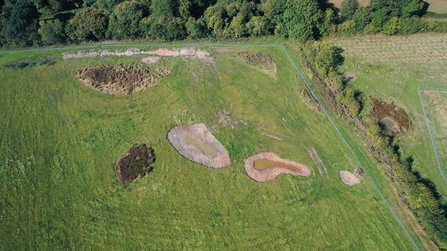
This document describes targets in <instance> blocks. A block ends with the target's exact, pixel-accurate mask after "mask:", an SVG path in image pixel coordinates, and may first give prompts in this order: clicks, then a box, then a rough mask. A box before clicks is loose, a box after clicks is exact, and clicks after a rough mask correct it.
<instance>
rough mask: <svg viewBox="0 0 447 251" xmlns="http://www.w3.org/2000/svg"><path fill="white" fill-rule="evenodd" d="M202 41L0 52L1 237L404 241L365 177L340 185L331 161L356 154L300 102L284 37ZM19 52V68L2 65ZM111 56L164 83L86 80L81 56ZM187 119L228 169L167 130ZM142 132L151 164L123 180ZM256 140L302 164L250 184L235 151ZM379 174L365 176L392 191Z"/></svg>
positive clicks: (348, 164)
mask: <svg viewBox="0 0 447 251" xmlns="http://www.w3.org/2000/svg"><path fill="white" fill-rule="evenodd" d="M108 49H109V50H115V49H117V48H116V47H111V48H108ZM145 49H147V50H149V49H158V48H145V47H142V48H141V50H145ZM200 49H201V50H203V51H206V52H208V53H209V55H208V56H207V57H205V58H203V57H198V56H191V55H189V54H188V55H184V56H179V57H174V56H172V57H164V56H163V57H162V58H161V59H159V60H158V61H156V62H152V61H151V64H150V65H147V64H142V63H140V61H141V60H142V58H143V57H144V55H139V54H135V55H129V56H120V57H118V56H113V55H111V56H104V57H100V56H98V57H79V58H69V59H66V60H63V58H62V54H63V53H65V51H59V50H55V51H51V50H49V51H45V52H37V51H26V52H3V53H2V54H0V67H1V68H0V89H1V90H2V98H1V99H0V107H1V113H0V114H1V119H0V194H1V195H0V224H1V226H2V227H1V228H0V246H1V247H2V248H4V249H6V250H24V249H25V250H26V249H44V250H62V249H76V250H82V249H102V250H109V249H140V250H156V249H161V250H177V249H195V250H200V249H203V250H288V249H289V250H309V249H313V250H323V249H331V250H367V249H368V250H371V249H372V250H409V249H413V245H412V243H411V242H410V240H409V239H408V237H407V236H406V234H405V232H404V231H403V230H402V228H401V227H400V226H399V224H398V222H397V221H396V220H395V219H394V218H393V216H392V214H391V212H390V211H389V210H388V208H387V207H386V205H385V204H384V202H383V200H382V199H381V198H380V197H379V195H378V193H377V190H375V188H374V186H373V185H372V183H371V182H370V180H369V179H364V180H363V181H362V183H361V184H358V185H356V186H353V187H348V186H346V185H344V184H343V183H342V182H341V180H340V177H339V174H338V172H339V171H340V170H349V171H351V172H353V171H354V170H355V169H356V168H358V167H359V166H358V164H357V162H356V161H355V159H354V157H353V156H352V155H351V154H350V153H349V150H348V149H347V148H346V146H345V145H344V143H343V142H342V140H341V139H340V138H339V136H338V135H337V134H336V132H335V131H334V128H333V127H332V126H331V124H330V123H329V122H328V120H327V118H326V117H325V116H324V115H323V114H322V113H321V112H319V111H316V110H315V109H313V108H311V107H308V106H307V105H306V103H308V102H304V101H303V100H301V98H302V95H300V93H302V91H303V89H304V88H305V87H304V84H303V83H302V82H301V81H300V80H299V79H298V77H297V73H296V71H295V69H294V68H293V66H292V65H291V63H290V61H288V58H287V57H286V56H285V54H284V51H283V50H282V48H281V47H227V48H211V47H203V48H200ZM289 51H291V52H292V50H291V49H290V50H289ZM72 52H73V53H76V52H77V50H75V49H73V51H72ZM246 52H256V53H262V54H256V53H255V54H250V55H262V57H260V58H265V55H268V56H269V57H267V58H268V60H267V66H268V67H270V68H268V67H264V66H262V64H261V66H259V65H260V63H259V62H258V61H256V64H254V63H253V64H250V62H247V58H250V57H246V55H247V54H246ZM241 53H242V54H241ZM241 55H242V56H241ZM295 55H297V54H295ZM49 60H50V61H51V62H52V63H51V64H49V63H43V62H48V61H49ZM272 60H273V62H274V63H275V65H274V67H273V66H272ZM153 61H155V60H153ZM23 62H26V65H24V64H23ZM29 62H34V63H29ZM261 63H262V62H261ZM17 65H21V66H23V67H11V66H17ZM112 66H113V67H115V68H113V69H119V70H115V71H116V72H122V71H123V69H132V74H137V73H139V72H140V73H144V74H145V75H144V77H145V78H140V77H139V76H135V77H132V79H135V81H137V80H139V79H143V80H144V79H149V76H152V75H151V74H158V75H154V76H156V78H157V81H153V82H150V83H148V84H147V85H139V84H138V83H137V82H135V84H134V85H133V86H135V87H138V88H136V89H135V88H132V89H126V87H125V86H120V88H119V89H113V88H112V87H111V86H113V85H112V84H113V83H112V82H113V81H115V80H116V79H117V78H115V77H112V78H111V77H106V78H104V79H109V80H110V81H112V82H110V83H108V85H107V88H108V89H107V90H120V92H119V93H123V94H110V93H114V92H110V91H107V92H104V91H103V90H104V89H102V87H101V88H99V87H98V85H97V84H96V82H95V85H90V84H86V83H85V82H82V81H80V80H79V74H80V72H86V69H102V68H98V67H103V68H104V67H109V68H112ZM95 67H96V68H95ZM157 69H169V72H168V71H163V74H159V72H161V71H160V70H157ZM266 69H267V70H266ZM165 73H166V74H165ZM101 74H104V73H103V72H102V73H101ZM120 74H121V75H120V76H126V78H129V77H128V76H129V75H126V74H125V73H120ZM89 76H90V77H91V76H94V75H89ZM132 76H133V75H132ZM89 83H91V82H89ZM119 83H120V84H123V83H125V81H124V82H123V81H121V80H120V82H119ZM142 86H143V87H144V88H146V87H147V89H144V88H143V87H142ZM122 90H125V91H122ZM129 90H131V91H129ZM135 90H138V91H135ZM196 123H204V124H206V126H207V127H208V128H209V129H210V131H211V132H212V133H213V135H214V136H215V137H216V139H217V140H219V142H221V144H222V145H223V146H224V147H225V148H226V149H227V150H228V153H229V155H230V158H231V164H230V165H229V166H228V167H224V168H219V169H213V168H207V167H205V166H203V165H200V164H197V163H194V162H191V161H189V160H187V159H186V158H183V157H182V156H181V155H180V154H178V152H177V151H176V150H175V149H174V148H173V147H172V146H171V145H170V143H169V141H168V139H167V134H168V132H169V130H171V129H172V128H173V127H175V126H187V125H191V124H196ZM186 140H188V141H190V144H192V145H195V146H196V147H197V148H198V149H201V150H202V151H203V152H204V154H206V155H210V156H213V155H215V154H216V153H215V151H216V149H212V147H211V148H210V147H209V146H207V145H201V143H200V142H198V141H197V140H196V139H194V138H187V139H186ZM140 144H145V145H147V147H150V149H153V153H154V156H152V155H151V156H150V157H151V160H152V158H153V159H154V160H155V161H154V162H153V164H152V165H151V166H150V167H151V168H150V172H148V173H147V174H146V175H145V176H144V177H140V178H139V179H138V180H135V181H133V182H126V183H123V182H121V181H119V180H118V179H117V175H116V173H115V167H116V166H117V162H118V160H119V159H120V157H123V154H124V153H126V152H127V151H129V149H130V148H131V147H132V146H135V145H140ZM151 151H152V150H151ZM261 152H275V153H276V154H278V155H279V156H281V158H284V159H288V160H291V161H295V162H299V163H302V164H303V165H306V166H308V167H309V168H310V169H311V173H310V175H309V177H301V176H292V175H279V176H277V177H276V178H274V179H272V180H270V181H268V182H266V183H257V182H256V181H254V180H252V179H251V178H250V177H248V176H247V174H246V173H245V170H244V159H246V158H248V157H250V156H252V155H255V154H258V153H261ZM310 152H312V153H313V155H312V156H311V155H309V153H310ZM313 156H318V161H315V162H314V160H315V158H314V157H313ZM362 161H364V163H366V165H367V166H369V167H371V166H374V165H373V164H372V163H373V162H372V161H371V160H369V159H368V158H365V157H362ZM322 163H323V164H324V167H325V168H324V169H325V171H324V172H319V171H318V170H319V169H320V166H319V165H321V166H323V165H322ZM384 177H385V176H383V175H376V176H374V178H375V179H376V181H377V182H378V183H380V184H381V189H383V190H387V189H389V184H388V182H387V180H386V179H385V178H384ZM388 198H389V197H388ZM390 203H391V202H390ZM398 215H399V214H398ZM399 217H400V216H399ZM404 225H406V223H405V221H404ZM406 226H407V225H406ZM409 231H410V233H411V234H412V232H411V229H410V230H409ZM413 237H414V238H415V236H414V235H413ZM415 239H416V242H417V243H419V242H418V241H417V238H415Z"/></svg>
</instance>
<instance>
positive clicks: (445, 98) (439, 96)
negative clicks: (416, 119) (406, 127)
mask: <svg viewBox="0 0 447 251" xmlns="http://www.w3.org/2000/svg"><path fill="white" fill-rule="evenodd" d="M445 90H447V89H445ZM445 90H423V91H422V92H421V95H422V100H423V104H424V107H425V111H426V115H427V120H428V126H429V128H428V130H431V132H432V134H431V135H432V137H433V140H434V144H435V147H436V148H435V151H436V154H437V155H438V158H439V163H440V164H441V166H440V168H441V169H442V170H443V172H444V173H445V172H446V171H447V170H446V169H447V166H446V165H445V163H447V91H445Z"/></svg>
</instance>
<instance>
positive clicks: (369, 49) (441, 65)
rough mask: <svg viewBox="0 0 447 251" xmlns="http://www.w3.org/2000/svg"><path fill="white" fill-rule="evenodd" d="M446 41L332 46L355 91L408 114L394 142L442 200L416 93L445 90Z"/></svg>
mask: <svg viewBox="0 0 447 251" xmlns="http://www.w3.org/2000/svg"><path fill="white" fill-rule="evenodd" d="M446 39H447V36H446V35H445V34H431V33H427V34H416V35H411V36H402V37H388V36H360V37H353V38H352V39H351V40H349V39H346V38H342V39H339V40H333V41H332V43H333V44H335V45H338V46H341V47H342V48H343V49H344V51H345V52H344V55H345V56H346V60H345V65H344V66H343V69H342V70H343V71H348V72H351V73H353V74H354V75H355V76H356V78H357V79H356V80H355V81H354V82H352V84H353V85H354V86H355V87H356V88H357V89H359V90H360V91H362V92H363V93H364V94H365V95H366V96H368V97H374V98H378V99H381V100H383V101H385V102H387V103H391V102H394V104H395V105H396V106H397V107H400V108H402V109H404V110H405V111H406V113H407V114H409V115H410V120H411V126H410V129H409V130H408V131H407V132H406V133H405V134H403V135H401V136H399V137H398V138H396V139H395V140H396V142H397V143H398V144H399V145H400V146H402V148H403V154H404V155H405V156H408V157H409V156H411V157H413V158H414V163H413V167H414V169H415V170H417V171H419V172H420V174H421V175H422V176H423V177H427V178H429V179H430V180H432V181H433V182H434V183H435V184H436V186H437V187H438V190H439V192H440V193H441V194H443V195H447V182H446V181H445V180H444V179H443V178H442V176H441V175H440V172H439V169H438V168H437V163H436V160H435V157H434V151H433V148H432V145H431V142H430V137H429V133H428V130H427V126H426V122H425V117H424V113H423V109H422V106H421V102H420V99H419V96H418V88H419V86H421V85H422V86H429V87H441V88H442V87H444V88H445V87H447V84H446V82H445V79H446V78H447V75H446V71H445V69H446V68H447V58H446V57H445V53H446V52H447V48H446V46H445V44H446V43H445V41H446ZM405 41H406V42H405ZM424 100H425V95H424ZM370 108H371V104H370V103H367V104H366V106H365V110H364V112H363V114H362V116H363V117H364V118H365V120H369V119H370V116H369V111H370ZM429 110H431V111H430V112H434V111H433V110H432V109H429ZM433 123H436V122H433Z"/></svg>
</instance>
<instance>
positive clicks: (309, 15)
mask: <svg viewBox="0 0 447 251" xmlns="http://www.w3.org/2000/svg"><path fill="white" fill-rule="evenodd" d="M322 19H323V14H322V12H321V10H320V8H319V4H318V1H317V0H287V3H286V9H285V11H284V14H283V16H282V18H281V22H280V26H279V27H277V29H276V30H275V33H277V34H278V35H280V36H282V37H290V38H294V39H296V40H298V41H300V42H306V41H307V40H309V39H315V38H317V37H319V36H320V29H319V28H320V27H321V23H322Z"/></svg>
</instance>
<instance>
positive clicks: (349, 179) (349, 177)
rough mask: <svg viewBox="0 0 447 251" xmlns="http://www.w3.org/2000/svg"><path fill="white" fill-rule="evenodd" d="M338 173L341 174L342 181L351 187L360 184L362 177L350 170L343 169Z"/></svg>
mask: <svg viewBox="0 0 447 251" xmlns="http://www.w3.org/2000/svg"><path fill="white" fill-rule="evenodd" d="M338 174H339V175H340V178H341V181H342V182H343V183H344V184H346V185H348V186H350V187H352V186H354V185H357V184H360V179H359V178H358V177H357V176H355V174H353V173H351V172H349V171H345V170H341V171H339V172H338Z"/></svg>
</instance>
